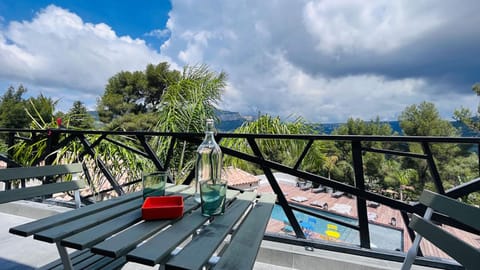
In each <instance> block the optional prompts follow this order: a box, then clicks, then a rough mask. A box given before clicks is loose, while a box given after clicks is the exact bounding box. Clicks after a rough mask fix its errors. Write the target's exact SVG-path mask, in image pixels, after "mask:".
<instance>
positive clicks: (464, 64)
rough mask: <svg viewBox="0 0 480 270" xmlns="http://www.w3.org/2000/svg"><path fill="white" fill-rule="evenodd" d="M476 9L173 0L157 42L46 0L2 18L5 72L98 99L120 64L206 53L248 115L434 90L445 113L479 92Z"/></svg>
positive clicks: (360, 112) (401, 100)
mask: <svg viewBox="0 0 480 270" xmlns="http://www.w3.org/2000/svg"><path fill="white" fill-rule="evenodd" d="M479 8H480V2H478V1H475V0H465V1H463V2H462V5H459V4H458V3H457V2H456V1H448V0H447V1H440V2H439V1H433V0H423V1H414V2H411V1H410V2H405V1H388V0H377V1H360V0H342V1H336V0H323V1H314V0H297V1H256V0H247V1H222V0H209V1H178V0H173V1H172V10H171V11H170V12H169V16H170V17H169V20H168V22H167V25H166V28H165V29H163V26H153V27H152V29H155V28H156V30H152V31H151V32H150V33H147V34H146V35H145V36H148V37H150V36H157V37H160V38H161V39H163V38H166V37H168V40H166V41H165V42H164V43H163V44H162V46H161V53H158V52H156V51H155V50H153V49H151V48H149V47H148V46H147V45H146V43H145V41H144V40H142V39H134V38H131V37H129V36H118V35H117V34H116V33H115V29H112V28H111V27H110V26H109V25H107V24H104V23H99V24H92V23H89V22H85V21H83V20H82V18H80V17H79V16H78V15H76V14H74V13H72V12H70V11H68V10H65V9H62V8H60V7H56V6H48V7H46V8H45V9H43V10H41V11H39V12H38V13H37V14H36V15H35V17H34V18H33V19H32V20H30V21H22V22H9V23H8V22H5V23H8V24H5V23H4V24H1V25H0V26H1V27H0V63H2V64H1V65H0V82H1V81H6V80H8V81H10V82H12V83H16V82H21V83H24V84H25V85H26V86H27V87H28V88H29V89H30V90H36V91H43V93H44V94H47V92H48V94H49V95H50V94H51V95H50V96H52V97H53V98H54V99H58V98H60V99H62V100H63V101H64V102H67V108H68V106H71V101H73V100H77V99H81V100H85V101H90V104H94V103H95V100H96V97H98V96H100V95H101V94H102V93H103V91H104V85H105V84H106V82H107V80H108V78H109V77H111V76H112V75H114V74H116V73H117V72H119V71H120V70H142V69H144V68H145V66H146V64H148V63H157V62H160V61H168V62H170V64H171V66H172V67H174V68H177V69H178V67H179V66H180V65H184V64H190V65H194V64H199V63H204V64H207V65H209V66H210V67H211V68H212V69H214V70H217V71H225V72H226V73H227V74H228V86H227V89H226V92H225V94H224V96H223V102H222V103H221V104H220V106H221V107H222V108H224V109H229V110H235V111H239V112H241V113H243V114H256V113H257V112H258V111H261V112H264V113H270V114H273V115H280V116H283V117H286V116H288V115H290V114H295V115H300V116H303V117H304V118H306V119H307V120H308V121H321V122H336V121H345V120H346V119H347V118H348V117H359V118H363V119H367V120H368V119H371V118H374V117H376V116H377V115H378V116H380V117H381V118H383V119H395V118H396V117H397V116H398V114H399V113H400V112H401V111H402V110H403V109H404V108H405V107H406V106H408V105H411V104H418V103H420V102H422V101H430V102H434V103H435V104H436V105H437V107H438V108H439V110H440V111H441V113H442V115H443V116H444V117H448V118H449V117H450V116H451V114H452V111H453V109H454V108H459V107H460V106H465V107H468V108H471V109H473V108H475V106H476V103H477V102H476V100H475V99H474V98H472V97H474V94H473V93H472V91H471V90H470V86H471V85H472V84H473V83H475V82H476V81H478V80H479V79H478V72H477V71H478V70H480V62H479V61H478V59H477V58H476V57H474V56H476V55H479V54H480V47H479V46H476V44H479V43H480V28H479V27H477V25H480V17H479V16H477V14H476V11H477V10H478V9H479ZM0 22H1V21H0ZM165 35H166V36H165ZM30 90H29V91H30ZM30 94H32V93H30Z"/></svg>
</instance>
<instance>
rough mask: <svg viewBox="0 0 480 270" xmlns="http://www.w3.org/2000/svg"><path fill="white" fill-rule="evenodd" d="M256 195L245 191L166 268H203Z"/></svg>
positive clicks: (173, 258)
mask: <svg viewBox="0 0 480 270" xmlns="http://www.w3.org/2000/svg"><path fill="white" fill-rule="evenodd" d="M255 197H256V193H253V192H245V193H242V194H241V195H240V196H238V199H237V200H236V201H235V202H234V203H233V204H232V207H230V208H229V209H228V211H225V214H224V215H222V216H217V217H215V218H214V220H213V221H212V222H211V223H210V224H209V225H208V226H206V227H205V228H204V229H203V230H202V231H200V234H199V235H198V237H194V238H193V239H192V241H191V242H190V243H188V245H186V246H185V247H184V248H183V249H182V250H181V251H180V253H178V254H177V255H175V256H173V257H172V258H171V259H170V260H169V261H168V262H167V263H166V265H165V269H201V268H202V266H203V265H205V264H206V263H207V262H208V260H209V259H210V257H211V256H212V254H213V253H214V252H215V250H216V249H217V248H218V246H219V245H220V244H221V243H222V242H223V241H224V239H225V237H226V236H227V235H228V234H229V233H230V231H231V230H232V228H233V226H234V225H235V224H236V223H237V221H238V220H239V219H240V218H241V217H242V216H243V214H244V213H245V211H246V210H247V209H248V207H249V206H250V205H251V203H252V201H253V200H254V199H255ZM237 255H238V254H237ZM242 256H243V254H242Z"/></svg>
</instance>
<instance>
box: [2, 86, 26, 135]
mask: <svg viewBox="0 0 480 270" xmlns="http://www.w3.org/2000/svg"><path fill="white" fill-rule="evenodd" d="M25 92H27V89H26V88H25V87H23V86H22V85H20V86H19V87H18V88H17V89H16V90H15V88H14V87H13V86H10V87H8V89H7V91H6V92H5V94H3V96H2V97H1V99H0V126H1V127H4V128H25V127H28V125H29V123H30V119H29V117H28V115H27V112H26V111H25V106H26V104H27V103H26V101H25V99H24V98H23V97H22V96H23V94H25Z"/></svg>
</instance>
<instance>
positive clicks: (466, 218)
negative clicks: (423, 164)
mask: <svg viewBox="0 0 480 270" xmlns="http://www.w3.org/2000/svg"><path fill="white" fill-rule="evenodd" d="M420 202H421V203H422V204H424V205H426V206H428V207H430V208H432V209H433V210H435V211H437V212H439V213H442V214H445V215H447V216H449V217H451V218H453V219H455V220H458V221H460V222H462V223H463V224H465V225H468V226H470V227H472V228H475V229H477V230H479V231H480V209H478V208H477V207H474V206H471V205H468V204H464V203H461V202H459V201H457V200H454V199H452V198H449V197H446V196H442V195H439V194H435V193H433V192H431V191H428V190H424V191H423V193H422V196H420Z"/></svg>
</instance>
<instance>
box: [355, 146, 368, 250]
mask: <svg viewBox="0 0 480 270" xmlns="http://www.w3.org/2000/svg"><path fill="white" fill-rule="evenodd" d="M352 158H353V169H354V171H355V186H356V188H358V189H360V190H365V178H364V176H363V158H362V144H361V142H360V141H352ZM357 215H358V226H359V228H360V246H361V247H363V248H370V232H369V230H368V215H367V203H366V201H365V199H364V198H360V197H358V196H357Z"/></svg>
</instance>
